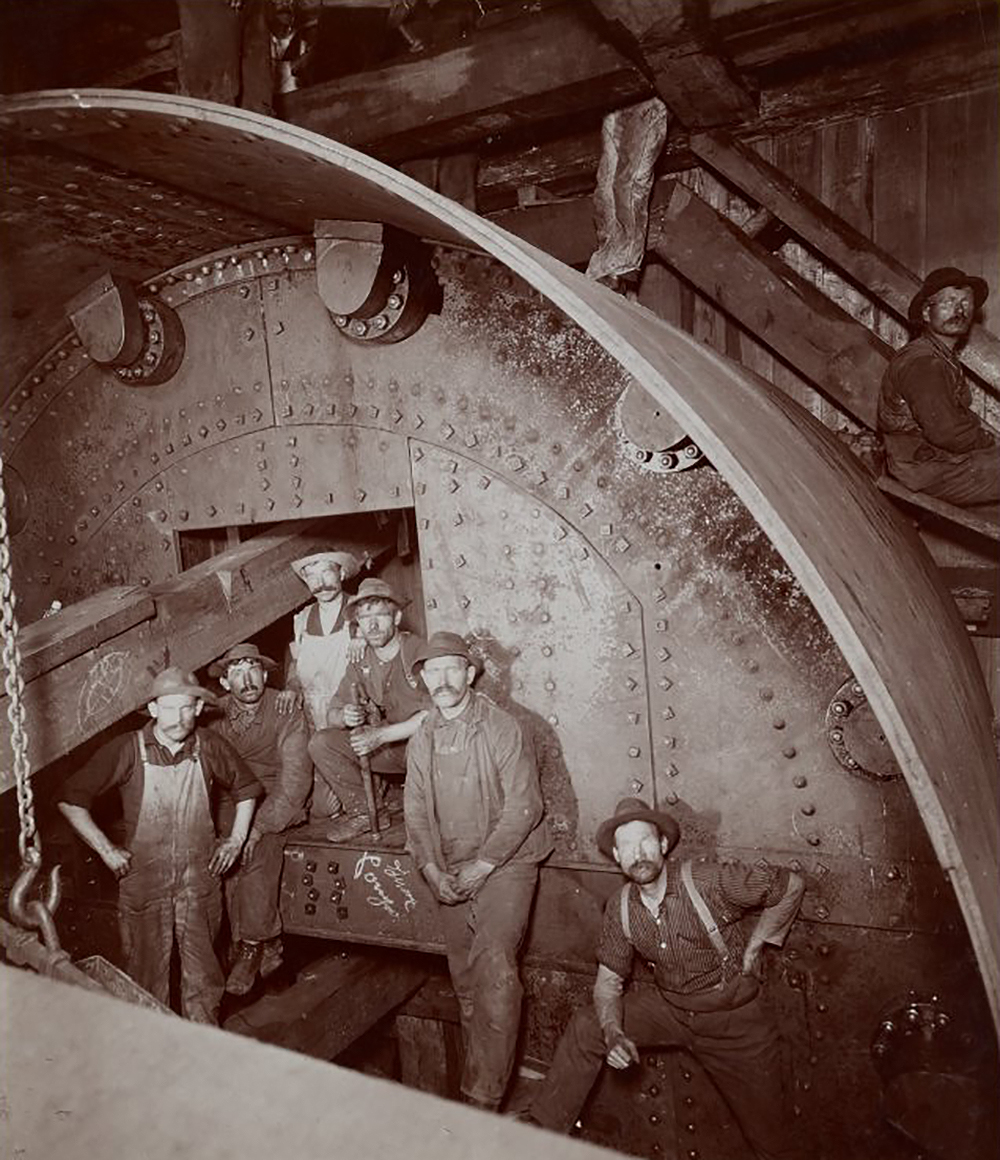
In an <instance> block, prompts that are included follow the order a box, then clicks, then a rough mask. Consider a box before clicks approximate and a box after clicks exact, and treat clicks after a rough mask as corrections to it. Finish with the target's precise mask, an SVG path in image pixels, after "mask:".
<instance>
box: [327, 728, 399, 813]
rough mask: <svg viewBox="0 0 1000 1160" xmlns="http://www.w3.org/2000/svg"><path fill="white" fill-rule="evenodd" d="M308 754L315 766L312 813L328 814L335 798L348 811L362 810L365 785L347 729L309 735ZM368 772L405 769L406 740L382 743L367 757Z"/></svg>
mask: <svg viewBox="0 0 1000 1160" xmlns="http://www.w3.org/2000/svg"><path fill="white" fill-rule="evenodd" d="M309 756H310V757H311V758H312V760H313V764H314V765H315V766H316V781H315V784H314V787H313V808H312V811H311V812H312V816H313V817H329V816H331V815H332V814H334V813H337V812H339V811H338V810H337V808H336V807H337V802H336V801H334V800H331V799H332V797H333V798H336V799H339V801H340V804H341V805H342V806H343V807H344V812H345V813H348V814H363V813H364V812H365V810H366V804H365V787H364V782H362V780H361V762H360V761H359V760H358V757H357V754H356V753H355V752H354V750H353V749H352V748H351V731H350V730H349V729H320V730H318V731H317V732H316V733H314V734H313V735H312V737H311V738H310V739H309ZM369 764H370V765H371V770H372V773H375V774H382V773H385V774H390V775H391V774H395V775H397V776H399V775H402V774H405V773H406V742H405V741H396V742H394V743H393V744H392V745H383V746H382V747H381V749H376V750H375V752H374V753H373V754H372V755H371V756H370V758H369Z"/></svg>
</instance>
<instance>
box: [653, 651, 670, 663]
mask: <svg viewBox="0 0 1000 1160" xmlns="http://www.w3.org/2000/svg"><path fill="white" fill-rule="evenodd" d="M656 659H657V660H659V661H668V660H670V649H668V648H658V649H657V650H656Z"/></svg>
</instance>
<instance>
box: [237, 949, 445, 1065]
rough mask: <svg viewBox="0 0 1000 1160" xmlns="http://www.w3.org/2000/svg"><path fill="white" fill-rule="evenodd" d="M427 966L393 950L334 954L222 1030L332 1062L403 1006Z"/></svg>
mask: <svg viewBox="0 0 1000 1160" xmlns="http://www.w3.org/2000/svg"><path fill="white" fill-rule="evenodd" d="M430 967H431V964H430V963H429V961H427V960H424V961H423V962H421V961H420V960H419V959H418V957H417V956H411V957H406V956H404V955H401V954H400V953H399V952H395V953H392V954H385V953H382V954H379V953H377V952H372V951H365V950H352V951H351V952H350V953H349V954H343V953H341V952H335V953H333V954H330V955H327V956H326V957H325V958H323V959H320V960H319V962H317V963H314V964H313V965H312V966H310V967H307V968H306V969H305V970H303V971H302V972H300V974H299V978H298V980H297V981H296V982H295V984H294V985H293V986H291V987H289V988H288V989H287V990H286V991H282V992H281V993H280V994H275V995H265V996H264V997H263V998H262V999H260V1000H258V1001H257V1002H256V1003H254V1004H252V1005H251V1006H249V1007H245V1008H244V1009H243V1010H242V1011H239V1012H237V1013H236V1014H235V1015H232V1016H230V1017H229V1018H228V1019H227V1020H226V1022H225V1024H224V1026H225V1029H226V1030H227V1031H233V1032H235V1033H236V1034H238V1035H247V1036H249V1037H250V1038H251V1039H256V1040H259V1041H260V1042H262V1043H271V1044H273V1045H274V1046H275V1047H285V1048H288V1049H289V1050H290V1051H297V1052H299V1053H300V1054H302V1055H309V1056H312V1057H313V1058H314V1059H326V1060H333V1059H336V1057H337V1056H338V1055H339V1054H340V1053H341V1052H342V1051H345V1050H346V1049H347V1048H348V1047H350V1046H351V1044H352V1043H354V1042H355V1041H356V1040H357V1039H360V1037H361V1036H362V1035H364V1034H365V1032H366V1031H370V1030H371V1029H372V1027H374V1026H375V1024H376V1023H377V1022H378V1021H379V1020H380V1019H382V1018H383V1017H384V1016H386V1015H388V1014H389V1012H390V1011H392V1010H394V1009H395V1008H396V1007H398V1006H399V1005H400V1004H401V1003H404V1002H405V1001H406V1000H407V999H408V998H409V997H410V996H411V995H412V994H413V992H414V991H416V990H417V989H418V988H419V987H420V986H421V985H422V984H423V983H424V982H425V981H426V979H427V976H428V975H429V974H430Z"/></svg>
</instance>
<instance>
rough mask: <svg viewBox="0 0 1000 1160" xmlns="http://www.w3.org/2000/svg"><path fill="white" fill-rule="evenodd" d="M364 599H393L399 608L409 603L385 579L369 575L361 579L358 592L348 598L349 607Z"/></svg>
mask: <svg viewBox="0 0 1000 1160" xmlns="http://www.w3.org/2000/svg"><path fill="white" fill-rule="evenodd" d="M364 600H391V601H392V603H393V604H395V606H396V607H397V608H402V607H403V605H404V604H409V601H408V600H407V599H406V598H405V597H403V596H398V595H397V594H396V592H395V591H394V590H393V588H392V586H391V585H390V584H387V583H386V582H385V580H380V579H379V578H378V577H377V576H368V577H366V578H365V579H364V580H362V581H361V583H360V584H359V585H358V590H357V592H356V593H355V594H354V595H353V596H351V597H350V598H349V599H348V601H347V607H348V608H351V607H353V606H354V605H356V604H360V603H361V602H362V601H364Z"/></svg>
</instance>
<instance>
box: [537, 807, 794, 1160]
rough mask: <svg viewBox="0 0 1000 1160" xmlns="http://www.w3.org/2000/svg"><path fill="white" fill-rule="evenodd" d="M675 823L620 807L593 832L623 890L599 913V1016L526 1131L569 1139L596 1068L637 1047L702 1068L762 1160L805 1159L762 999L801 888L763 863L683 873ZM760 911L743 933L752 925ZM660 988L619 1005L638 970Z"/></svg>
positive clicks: (559, 1056)
mask: <svg viewBox="0 0 1000 1160" xmlns="http://www.w3.org/2000/svg"><path fill="white" fill-rule="evenodd" d="M679 838H680V828H679V826H678V825H677V822H676V821H675V820H674V818H673V817H671V815H670V814H667V813H663V812H662V811H660V810H654V809H651V808H650V807H649V806H648V805H646V803H645V802H643V801H641V800H640V799H639V798H625V799H624V800H622V801H620V802H619V803H618V806H617V808H616V810H615V813H614V816H613V817H611V818H608V819H607V820H606V821H605V822H603V823H602V824H601V825H600V826H599V827H598V830H597V845H598V848H599V849H600V850H601V852H602V853H603V854H604V855H606V856H607V857H609V858H613V859H614V861H615V862H617V863H618V866H619V867H620V869H621V871H622V873H623V874H624V875H625V878H626V880H627V881H626V883H625V886H624V887H623V888H622V889H621V890H620V891H615V892H614V893H613V894H612V896H611V898H610V899H609V900H608V903H607V906H606V907H605V911H604V925H603V928H602V931H601V939H600V943H599V945H598V948H597V962H598V967H597V979H596V981H595V983H594V1001H593V1006H587V1007H584V1008H581V1009H580V1010H578V1011H577V1012H576V1013H575V1014H574V1016H573V1018H572V1019H571V1020H570V1023H569V1024H568V1026H567V1028H566V1030H565V1032H564V1033H563V1036H562V1038H561V1040H560V1041H559V1045H558V1047H557V1048H556V1054H555V1058H554V1059H553V1061H552V1067H551V1068H550V1070H549V1072H548V1075H547V1076H546V1078H545V1081H544V1082H543V1084H542V1087H541V1090H540V1091H539V1092H538V1094H537V1095H536V1097H535V1099H534V1101H533V1103H532V1105H531V1109H530V1111H529V1112H528V1113H526V1114H522V1118H525V1119H528V1120H531V1121H534V1122H535V1123H537V1124H540V1125H541V1126H542V1127H545V1128H551V1129H553V1130H555V1131H561V1132H567V1131H569V1130H570V1129H571V1128H572V1126H573V1125H574V1124H575V1123H576V1121H577V1118H578V1116H579V1115H580V1111H581V1109H582V1107H583V1105H584V1102H585V1100H586V1098H587V1095H588V1094H589V1092H590V1089H591V1087H592V1086H593V1084H594V1082H595V1080H596V1079H597V1076H598V1073H599V1072H600V1070H601V1066H602V1064H603V1063H604V1062H607V1063H608V1064H609V1065H610V1066H611V1067H614V1068H618V1069H623V1068H627V1067H629V1066H630V1065H631V1064H633V1063H638V1062H639V1048H640V1047H643V1048H645V1047H683V1048H685V1049H686V1050H687V1051H689V1052H691V1054H692V1055H694V1056H695V1058H696V1059H698V1061H699V1062H700V1063H701V1064H702V1066H703V1067H704V1068H705V1070H706V1071H707V1072H708V1074H709V1075H710V1076H711V1078H712V1080H713V1081H714V1082H715V1084H716V1086H717V1087H718V1089H719V1091H720V1092H721V1093H722V1095H723V1097H724V1098H725V1099H726V1101H727V1103H728V1104H729V1106H730V1108H731V1109H732V1111H733V1113H734V1115H735V1116H736V1118H737V1120H738V1121H739V1124H740V1127H741V1128H742V1129H743V1134H744V1135H745V1136H746V1138H747V1142H748V1143H749V1144H750V1147H751V1149H752V1151H753V1154H754V1156H756V1157H758V1160H775V1158H778V1157H781V1158H790V1157H792V1156H794V1155H796V1152H795V1151H794V1150H793V1146H792V1144H791V1142H790V1140H789V1131H788V1129H789V1125H790V1121H791V1109H790V1108H789V1106H788V1105H787V1104H786V1101H785V1095H784V1085H783V1082H782V1076H781V1064H780V1053H779V1040H778V1034H777V1030H776V1028H775V1026H774V1024H773V1022H772V1020H771V1018H770V1016H769V1015H768V1014H766V1013H765V1011H764V1009H763V1007H762V1004H761V1001H760V998H759V991H760V983H759V981H758V980H759V976H760V965H761V964H760V956H761V951H762V949H763V947H764V945H765V943H771V944H774V945H780V944H781V943H782V942H783V941H784V939H785V936H786V934H787V933H788V929H789V927H790V926H791V924H792V922H793V921H794V919H795V915H796V913H797V911H798V908H799V904H800V902H801V900H802V893H803V890H804V884H803V881H802V879H801V878H800V877H799V875H798V874H795V873H793V872H791V871H789V870H784V869H780V868H778V867H774V866H768V865H767V864H766V863H763V862H760V863H757V864H755V865H753V866H748V865H744V864H742V863H739V862H727V863H715V862H711V861H707V860H698V861H694V862H690V861H686V862H683V863H681V864H680V865H678V864H677V863H676V862H674V861H671V860H668V858H667V855H668V854H669V853H670V851H671V850H672V849H673V847H674V846H676V844H677V841H678V839H679ZM757 910H759V911H760V912H761V913H760V916H759V918H758V919H757V922H756V924H755V925H754V926H753V928H752V929H751V930H750V932H749V934H747V932H746V928H745V926H744V925H743V924H742V923H741V922H740V920H741V919H742V918H743V916H744V915H746V914H747V913H748V912H751V911H757ZM637 955H638V956H639V958H640V959H644V960H645V961H646V962H647V963H649V964H650V966H651V967H652V969H653V978H654V981H655V984H656V985H655V987H654V988H650V989H645V988H643V989H631V990H629V991H627V992H624V994H623V991H624V987H625V983H626V980H628V979H629V977H630V976H631V974H632V969H633V965H634V962H635V958H636V956H637Z"/></svg>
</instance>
